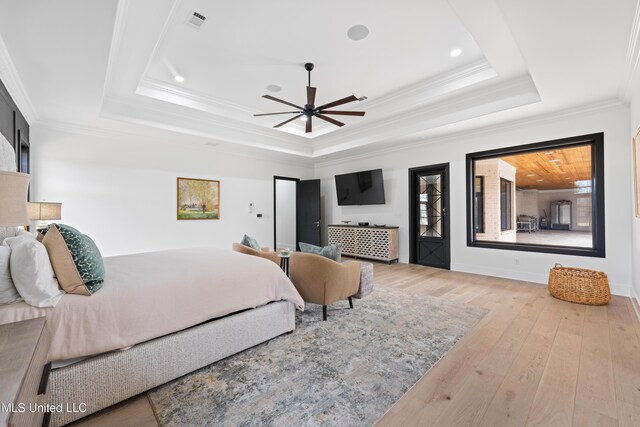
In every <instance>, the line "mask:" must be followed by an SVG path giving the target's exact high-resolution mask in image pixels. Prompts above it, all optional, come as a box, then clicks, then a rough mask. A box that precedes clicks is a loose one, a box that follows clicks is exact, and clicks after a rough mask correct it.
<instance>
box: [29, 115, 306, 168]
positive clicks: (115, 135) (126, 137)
mask: <svg viewBox="0 0 640 427" xmlns="http://www.w3.org/2000/svg"><path fill="white" fill-rule="evenodd" d="M34 128H35V129H37V130H40V131H54V132H62V133H69V134H74V135H82V136H87V137H93V138H103V139H109V140H116V141H120V142H127V143H130V142H131V140H132V139H134V140H140V139H145V140H148V141H162V142H165V143H169V144H173V143H175V141H176V139H175V138H174V137H171V136H166V135H165V136H162V135H161V136H158V135H148V134H146V133H144V132H134V131H123V130H116V129H106V128H101V127H98V126H90V125H80V124H77V123H70V122H63V121H52V120H40V121H38V122H37V123H36V124H35V125H34ZM190 136H191V135H190ZM206 140H207V141H206V142H211V141H214V142H220V143H221V145H219V146H216V147H215V148H209V147H207V146H204V145H203V146H202V148H203V149H206V150H210V151H215V152H216V153H221V154H228V155H233V156H239V157H245V158H250V159H254V160H265V159H268V160H269V161H271V162H274V163H279V164H283V165H287V166H291V165H292V164H301V165H304V166H313V159H312V158H311V157H300V156H297V155H295V154H288V153H281V152H277V151H274V150H271V149H268V150H265V149H260V148H258V147H248V149H249V150H256V152H255V153H250V152H249V153H248V152H238V151H237V150H234V147H235V146H236V145H238V144H233V143H225V141H220V140H215V139H212V138H206ZM190 144H192V145H193V146H194V147H198V142H196V141H194V142H190ZM258 150H260V151H266V152H267V153H258ZM265 154H267V155H266V156H265ZM283 156H286V157H289V156H292V158H291V159H289V160H286V159H283V158H282V157H283ZM293 157H295V158H293Z"/></svg>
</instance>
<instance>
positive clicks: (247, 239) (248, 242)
mask: <svg viewBox="0 0 640 427" xmlns="http://www.w3.org/2000/svg"><path fill="white" fill-rule="evenodd" d="M240 244H242V245H245V246H248V247H250V248H253V249H255V250H256V251H259V250H260V245H259V244H258V241H257V240H256V239H254V238H253V237H251V236H247V235H246V234H245V235H244V237H243V238H242V241H241V242H240Z"/></svg>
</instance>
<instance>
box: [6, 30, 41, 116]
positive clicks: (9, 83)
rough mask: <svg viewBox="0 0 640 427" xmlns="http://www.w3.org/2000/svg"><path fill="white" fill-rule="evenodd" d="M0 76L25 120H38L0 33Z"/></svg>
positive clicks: (34, 108)
mask: <svg viewBox="0 0 640 427" xmlns="http://www.w3.org/2000/svg"><path fill="white" fill-rule="evenodd" d="M0 78H1V79H2V82H3V83H4V85H5V87H6V88H7V90H8V91H9V94H10V95H11V98H13V101H14V102H15V103H16V105H17V106H18V108H19V109H20V112H21V113H22V115H23V116H24V117H25V119H27V122H28V123H30V124H34V123H35V122H37V121H38V118H39V115H38V111H37V110H36V107H35V106H34V105H33V102H31V98H29V94H28V93H27V90H26V89H25V87H24V85H23V84H22V79H20V75H19V74H18V70H16V67H15V65H14V64H13V60H12V59H11V55H10V54H9V49H8V48H7V45H6V44H5V43H4V40H3V39H2V36H1V35H0Z"/></svg>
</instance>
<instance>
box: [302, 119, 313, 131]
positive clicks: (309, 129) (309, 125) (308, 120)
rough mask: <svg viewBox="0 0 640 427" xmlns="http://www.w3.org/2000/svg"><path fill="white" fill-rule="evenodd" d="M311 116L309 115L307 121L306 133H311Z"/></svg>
mask: <svg viewBox="0 0 640 427" xmlns="http://www.w3.org/2000/svg"><path fill="white" fill-rule="evenodd" d="M311 117H313V116H309V117H307V123H306V125H305V127H304V133H310V132H311Z"/></svg>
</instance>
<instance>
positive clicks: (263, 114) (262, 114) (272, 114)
mask: <svg viewBox="0 0 640 427" xmlns="http://www.w3.org/2000/svg"><path fill="white" fill-rule="evenodd" d="M276 114H300V111H284V112H282V113H261V114H254V115H253V117H260V116H275V115H276Z"/></svg>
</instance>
